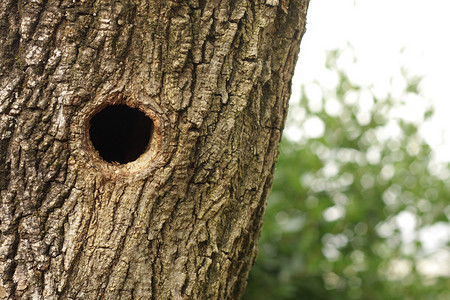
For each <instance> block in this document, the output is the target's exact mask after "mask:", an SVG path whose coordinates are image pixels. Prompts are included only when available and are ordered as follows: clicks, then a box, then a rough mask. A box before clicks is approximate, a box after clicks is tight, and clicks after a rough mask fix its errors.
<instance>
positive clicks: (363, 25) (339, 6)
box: [287, 0, 450, 276]
mask: <svg viewBox="0 0 450 300" xmlns="http://www.w3.org/2000/svg"><path fill="white" fill-rule="evenodd" d="M449 13H450V1H446V0H429V1H423V0H339V1H337V0H312V1H311V2H310V7H309V11H308V23H307V31H306V34H305V36H304V38H303V41H302V44H301V48H300V49H301V50H300V56H299V62H298V64H297V68H296V73H295V75H294V79H293V88H292V98H291V101H296V100H297V99H298V98H299V95H300V85H301V84H305V85H308V83H312V82H314V81H316V82H319V84H320V85H321V86H322V87H325V88H326V87H328V86H329V87H330V88H332V87H333V84H336V83H337V82H336V80H333V78H331V77H330V72H329V71H327V70H326V68H325V60H326V51H327V50H335V49H345V48H348V45H351V47H352V48H353V54H354V55H355V57H356V63H353V62H352V59H353V57H352V55H349V57H348V59H345V57H344V59H342V67H343V68H344V69H345V70H346V72H347V74H348V75H349V78H350V79H351V80H352V81H353V82H354V83H356V84H359V85H360V86H366V87H367V86H372V88H373V90H374V92H375V93H376V94H377V95H378V96H383V95H386V94H387V93H392V95H394V96H395V95H396V93H398V94H399V95H400V94H401V91H403V90H404V87H405V85H404V84H405V82H404V79H403V76H402V74H401V69H402V68H406V69H407V71H408V72H409V74H411V75H420V76H423V78H424V80H423V82H422V84H421V86H420V95H419V96H414V97H411V98H408V99H405V100H406V106H405V108H404V109H405V111H403V112H399V114H402V115H403V116H404V117H405V118H408V119H412V120H414V116H415V115H420V114H421V113H423V111H424V109H425V108H426V99H428V100H431V103H432V105H434V106H435V108H436V109H435V115H434V117H433V119H432V121H431V122H430V123H428V124H425V125H424V126H423V128H422V134H423V136H424V137H425V139H426V140H427V142H428V143H429V144H430V145H431V146H432V148H433V149H434V150H435V155H436V159H437V161H444V162H445V161H450V126H449V122H450V117H449V114H450V99H448V98H450V97H449V95H450V93H449V92H448V90H447V89H449V88H450V38H449V37H450V17H449ZM349 54H351V53H349ZM346 64H347V65H346ZM318 121H319V122H320V120H318ZM306 125H308V124H305V126H306ZM310 125H311V126H312V127H314V128H316V129H317V128H319V127H320V126H319V125H321V124H310ZM322 126H323V124H322ZM319 129H320V128H319ZM320 130H322V131H323V128H322V129H320ZM320 130H319V131H320ZM287 135H288V132H287ZM396 221H397V222H398V223H399V224H400V225H401V227H402V233H403V234H404V235H405V236H404V241H405V242H407V240H408V239H409V238H408V236H411V234H413V233H412V231H413V230H414V227H415V219H414V217H413V216H410V215H408V214H407V213H406V212H405V213H404V214H400V215H399V216H398V217H397V219H396ZM420 239H421V240H422V241H423V242H425V246H426V247H428V248H430V249H433V250H434V251H436V253H435V255H434V257H432V258H430V260H428V261H426V260H424V261H423V265H422V266H418V267H419V268H422V269H423V272H424V273H427V272H428V273H431V274H440V273H443V274H447V276H450V267H448V266H447V267H446V268H444V267H443V266H444V265H445V264H446V263H443V262H450V253H449V252H448V251H447V250H446V248H445V245H446V243H447V242H449V241H450V226H449V224H445V223H438V224H437V225H434V226H431V227H427V228H423V229H422V230H421V231H420ZM439 249H441V250H439ZM447 249H448V248H447Z"/></svg>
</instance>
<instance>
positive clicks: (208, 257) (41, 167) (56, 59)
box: [0, 0, 309, 299]
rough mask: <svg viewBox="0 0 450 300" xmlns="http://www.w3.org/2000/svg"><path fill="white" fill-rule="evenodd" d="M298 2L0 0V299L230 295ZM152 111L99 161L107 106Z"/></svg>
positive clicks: (249, 241)
mask: <svg viewBox="0 0 450 300" xmlns="http://www.w3.org/2000/svg"><path fill="white" fill-rule="evenodd" d="M308 2H309V1H308V0H280V1H273V0H272V1H269V0H267V1H258V0H257V1H247V0H229V1H226V0H212V1H207V0H188V1H175V0H173V1H171V0H166V1H162V0H155V1H143V0H135V1H131V0H123V1H103V0H77V1H73V0H29V1H25V0H18V1H16V0H14V1H13V0H3V1H1V2H0V231H1V236H0V299H239V298H240V297H241V295H242V293H243V291H244V289H245V285H246V279H247V276H248V272H249V270H250V267H251V265H252V264H253V262H254V259H255V255H256V246H257V240H258V238H259V234H260V230H261V226H262V217H263V213H264V209H265V201H266V198H267V195H268V193H269V190H270V187H271V184H272V175H273V171H274V163H275V160H276V156H277V151H278V150H277V148H278V145H279V142H280V138H281V133H282V130H283V126H284V121H285V118H286V114H287V106H288V99H289V95H290V83H291V78H292V74H293V70H294V66H295V62H296V59H297V54H298V51H299V45H300V40H301V38H302V36H303V33H304V31H305V24H306V11H307V7H308ZM119 103H120V104H125V105H128V106H130V107H134V108H138V109H139V110H141V111H143V112H144V113H145V114H146V115H147V116H148V117H150V118H151V119H152V120H153V123H154V133H153V135H152V139H151V142H150V145H149V147H148V150H147V151H146V152H145V153H144V154H143V155H141V156H140V157H139V158H138V159H137V160H135V161H133V162H129V163H127V164H114V163H107V162H105V161H104V160H103V159H102V158H101V156H100V155H99V154H98V153H97V152H96V150H95V148H93V146H92V144H91V142H90V137H89V120H90V118H92V116H93V115H94V114H95V113H96V112H98V111H100V110H101V109H102V108H104V107H105V106H106V105H114V104H119Z"/></svg>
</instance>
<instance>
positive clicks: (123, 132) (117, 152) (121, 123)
mask: <svg viewBox="0 0 450 300" xmlns="http://www.w3.org/2000/svg"><path fill="white" fill-rule="evenodd" d="M152 130H153V122H152V120H151V119H150V118H149V117H147V116H146V115H145V114H144V113H143V112H142V111H140V110H139V109H136V108H131V107H129V106H126V105H112V106H108V107H106V108H104V109H103V110H101V111H100V112H99V113H97V114H96V115H95V116H93V117H92V119H91V122H90V128H89V135H90V139H91V142H92V144H93V145H94V147H95V149H96V150H97V151H98V153H99V154H100V156H101V157H102V158H103V159H104V160H106V161H107V162H110V163H111V162H117V163H120V164H126V163H128V162H131V161H134V160H136V159H137V158H138V157H139V156H140V155H141V154H143V153H144V152H145V151H146V150H147V148H148V147H149V141H150V138H151V135H152Z"/></svg>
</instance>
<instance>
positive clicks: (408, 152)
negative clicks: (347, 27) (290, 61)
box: [244, 53, 450, 300]
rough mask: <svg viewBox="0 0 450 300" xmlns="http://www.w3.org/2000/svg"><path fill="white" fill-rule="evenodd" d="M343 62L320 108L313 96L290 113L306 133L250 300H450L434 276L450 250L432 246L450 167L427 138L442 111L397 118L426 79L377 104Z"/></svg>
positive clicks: (290, 149)
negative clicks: (427, 236)
mask: <svg viewBox="0 0 450 300" xmlns="http://www.w3.org/2000/svg"><path fill="white" fill-rule="evenodd" d="M338 57H339V55H337V53H331V54H330V56H329V59H328V62H327V66H328V69H329V70H331V71H332V72H334V74H335V75H337V76H338V78H339V84H338V85H337V86H336V87H335V88H334V89H332V90H323V89H322V97H320V99H319V100H320V101H319V102H320V103H319V105H317V103H316V105H313V104H312V103H311V101H310V100H308V99H307V97H306V95H307V93H306V92H305V89H304V88H303V90H302V97H301V100H300V102H299V103H297V104H293V105H292V106H291V112H290V116H289V118H288V123H287V128H288V129H287V132H286V133H287V134H288V133H289V128H296V129H297V131H298V132H297V134H296V136H294V137H292V136H293V134H290V135H289V134H288V136H290V137H291V139H288V138H284V139H283V141H282V144H281V146H280V157H279V160H278V164H277V170H276V172H275V178H274V186H273V192H272V194H271V196H270V198H269V200H268V205H267V210H266V216H265V225H264V229H263V232H262V237H261V240H260V244H259V253H258V258H257V261H256V264H255V266H254V267H253V269H252V271H251V274H250V278H249V282H248V287H247V291H246V294H245V296H244V299H246V300H253V299H254V300H256V299H258V300H260V299H277V300H283V299H286V300H287V299H308V300H311V299H312V300H314V299H327V300H328V299H332V300H334V299H336V300H337V299H342V300H344V299H346V300H347V299H383V300H385V299H450V290H449V289H448V287H449V286H450V279H449V277H446V276H444V275H439V274H434V275H433V274H431V275H430V274H426V273H424V271H423V265H424V263H423V262H424V260H426V259H427V258H429V257H431V256H433V255H434V254H436V252H438V251H441V252H446V253H448V251H449V248H448V246H449V245H441V246H440V248H438V249H434V250H432V251H428V250H427V249H426V247H424V245H423V244H422V242H423V239H422V238H421V236H422V234H421V233H423V232H424V231H423V230H424V228H430V226H432V225H436V224H441V225H442V224H444V225H445V224H448V223H449V216H450V206H449V204H448V199H449V198H450V197H449V194H450V190H449V187H448V185H446V181H447V180H448V179H449V172H448V170H449V166H447V165H444V166H443V165H442V164H441V165H439V164H437V163H435V162H433V161H432V151H431V149H430V147H429V146H428V145H427V144H426V143H425V141H424V140H423V139H422V137H421V136H420V134H419V127H420V125H421V124H422V123H423V122H426V121H427V120H428V119H429V118H430V117H431V116H432V109H431V108H430V109H427V110H426V111H425V112H424V113H423V116H421V118H418V121H417V120H416V121H415V122H410V121H407V120H405V119H404V118H400V117H398V116H396V113H395V112H396V111H398V109H399V107H400V106H402V105H404V103H402V101H401V100H402V99H406V98H408V96H409V95H410V94H411V93H414V94H417V93H418V91H419V84H420V80H418V79H417V78H413V79H408V78H405V81H406V82H407V84H406V87H405V89H404V92H403V94H402V95H401V96H400V99H393V96H392V95H389V94H388V95H387V97H385V98H384V99H378V98H377V97H376V96H375V95H374V93H373V92H372V89H371V88H370V87H368V88H367V87H359V86H355V85H354V84H353V83H352V81H351V80H350V79H349V78H348V76H347V75H346V74H345V73H344V72H343V71H342V70H339V69H338V67H337V63H336V59H337V58H338ZM328 101H329V102H328ZM327 102H328V103H327ZM317 107H319V108H317ZM299 116H301V117H300V118H299ZM311 120H313V121H314V122H311ZM320 120H321V122H323V124H322V125H325V126H324V129H323V132H321V130H320V125H321V122H320ZM308 122H309V123H308ZM311 124H312V125H311ZM308 130H309V131H317V132H318V133H315V134H310V133H309V132H308ZM293 140H296V141H293ZM445 212H447V213H445Z"/></svg>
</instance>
